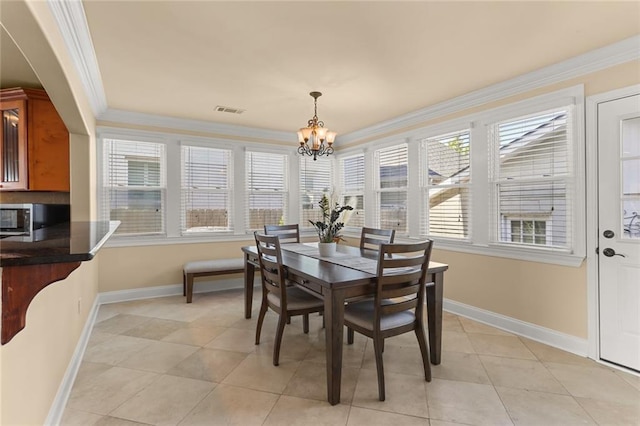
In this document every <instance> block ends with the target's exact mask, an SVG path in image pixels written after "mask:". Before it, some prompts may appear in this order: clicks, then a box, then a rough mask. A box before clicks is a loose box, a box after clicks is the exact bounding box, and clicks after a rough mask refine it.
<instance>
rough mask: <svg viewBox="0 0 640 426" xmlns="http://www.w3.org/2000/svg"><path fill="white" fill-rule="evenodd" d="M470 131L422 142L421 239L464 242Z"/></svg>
mask: <svg viewBox="0 0 640 426" xmlns="http://www.w3.org/2000/svg"><path fill="white" fill-rule="evenodd" d="M469 148H470V145H469V131H468V130H465V131H460V132H455V133H449V134H446V135H441V136H437V137H433V138H427V139H424V140H423V141H422V152H423V158H422V162H423V166H422V168H421V169H422V173H423V178H422V185H423V193H424V197H423V199H424V200H425V202H426V203H427V204H426V206H425V207H424V208H423V209H422V220H421V229H422V234H423V235H429V236H430V237H445V238H455V239H467V238H468V237H469V225H470V222H471V221H470V218H471V203H470V192H469V187H470V183H471V165H470V162H469V158H470V157H469Z"/></svg>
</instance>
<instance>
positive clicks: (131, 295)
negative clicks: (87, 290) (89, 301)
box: [98, 278, 244, 305]
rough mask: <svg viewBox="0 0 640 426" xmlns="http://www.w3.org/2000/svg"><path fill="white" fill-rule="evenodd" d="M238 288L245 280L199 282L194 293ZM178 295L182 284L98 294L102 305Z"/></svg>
mask: <svg viewBox="0 0 640 426" xmlns="http://www.w3.org/2000/svg"><path fill="white" fill-rule="evenodd" d="M238 288H244V278H230V279H225V280H218V281H198V282H197V283H195V284H194V286H193V293H194V294H197V293H209V292H212V291H223V290H231V289H238ZM178 295H182V284H170V285H163V286H156V287H143V288H134V289H131V290H118V291H108V292H105V293H98V300H99V303H100V304H101V305H102V304H106V303H117V302H127V301H129V300H140V299H151V298H154V297H168V296H178Z"/></svg>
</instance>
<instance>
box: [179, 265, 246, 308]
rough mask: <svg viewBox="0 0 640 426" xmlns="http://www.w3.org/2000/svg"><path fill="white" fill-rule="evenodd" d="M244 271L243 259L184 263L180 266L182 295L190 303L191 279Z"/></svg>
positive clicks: (191, 293) (191, 292) (191, 294)
mask: <svg viewBox="0 0 640 426" xmlns="http://www.w3.org/2000/svg"><path fill="white" fill-rule="evenodd" d="M241 272H244V259H242V258H238V259H216V260H199V261H196V262H189V263H185V264H184V266H183V267H182V295H183V296H187V303H191V298H192V296H193V279H194V278H196V277H206V276H213V275H227V274H238V273H241Z"/></svg>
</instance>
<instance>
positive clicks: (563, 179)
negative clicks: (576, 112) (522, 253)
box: [491, 108, 573, 251]
mask: <svg viewBox="0 0 640 426" xmlns="http://www.w3.org/2000/svg"><path fill="white" fill-rule="evenodd" d="M570 116H571V109H570V108H561V109H556V110H550V111H545V112H540V113H537V114H534V115H528V116H524V117H519V118H516V119H512V120H508V121H503V122H498V123H494V124H493V125H492V126H491V133H492V137H491V139H492V142H493V143H492V152H493V155H492V160H493V170H492V172H493V189H494V200H493V202H494V206H495V211H496V215H495V216H494V220H495V221H496V223H497V225H498V226H497V227H496V232H495V234H494V235H495V239H496V240H497V241H498V242H500V243H507V244H519V245H528V246H532V247H535V246H537V247H546V248H555V249H562V250H565V251H570V250H571V248H572V241H571V225H572V223H573V221H572V209H573V207H572V204H573V196H572V184H573V171H572V167H571V160H572V159H571V146H572V144H571V141H572V132H571V126H570V123H571V122H572V120H571V117H570Z"/></svg>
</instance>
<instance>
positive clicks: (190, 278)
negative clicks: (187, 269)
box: [186, 274, 193, 303]
mask: <svg viewBox="0 0 640 426" xmlns="http://www.w3.org/2000/svg"><path fill="white" fill-rule="evenodd" d="M186 296H187V303H191V299H192V298H193V275H192V274H187V295H186Z"/></svg>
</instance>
